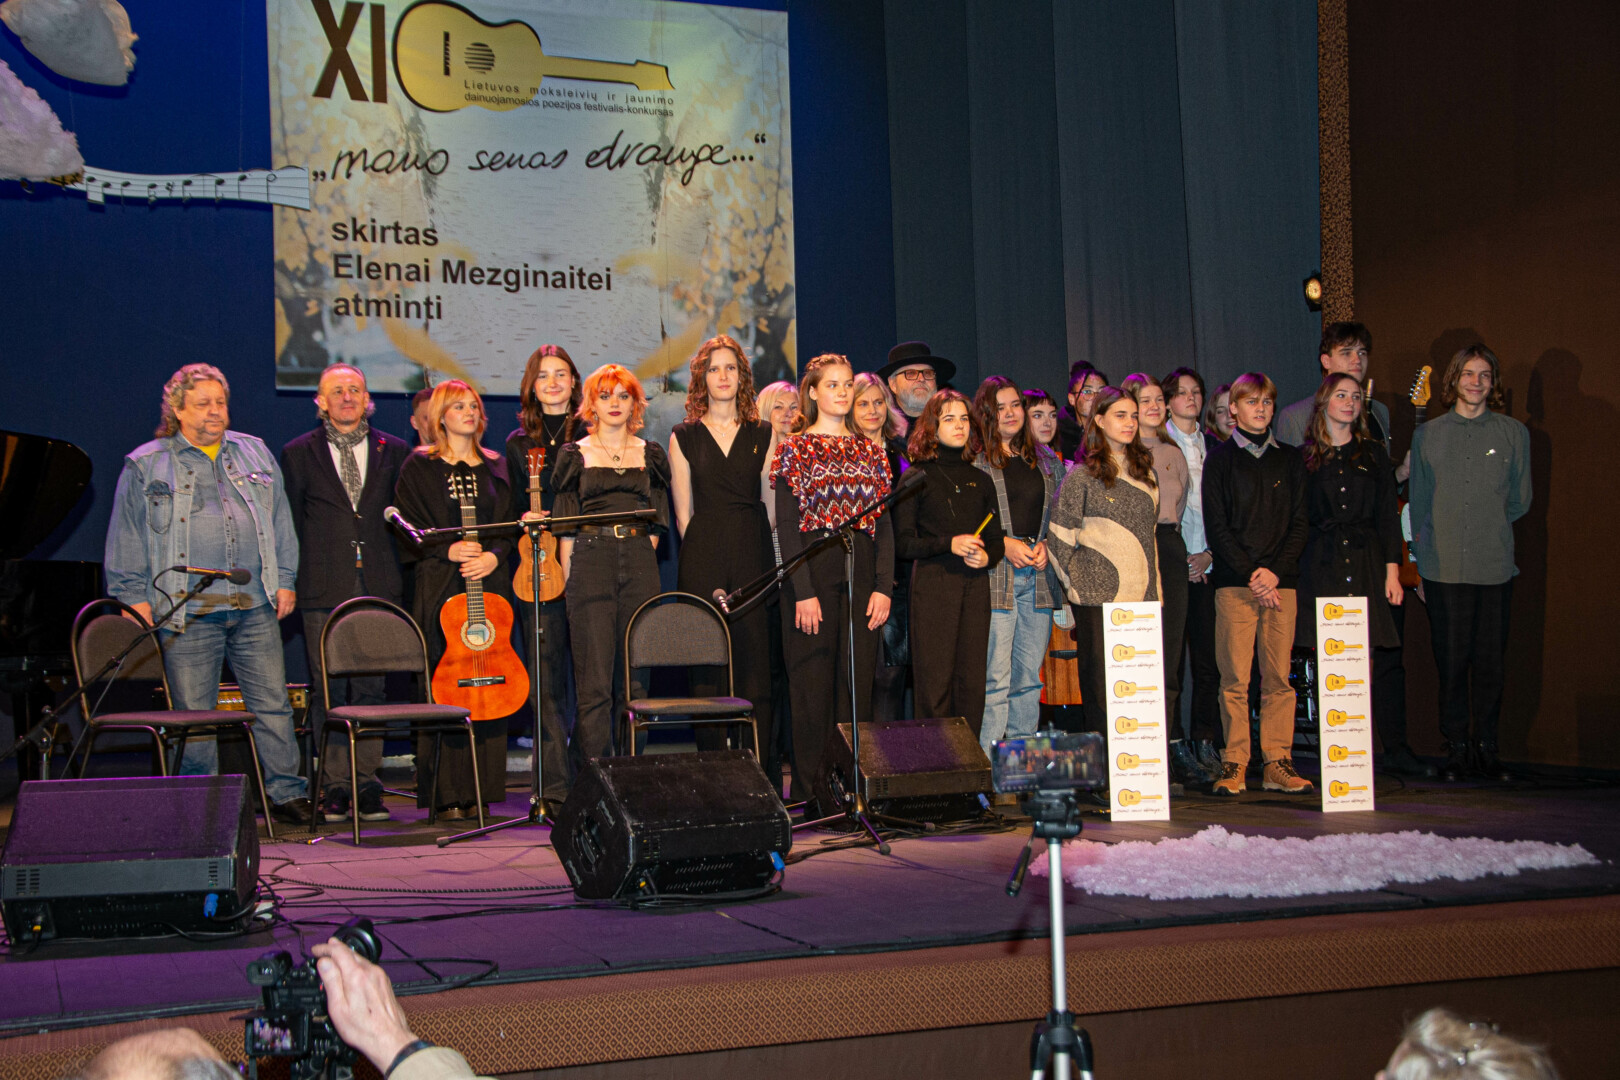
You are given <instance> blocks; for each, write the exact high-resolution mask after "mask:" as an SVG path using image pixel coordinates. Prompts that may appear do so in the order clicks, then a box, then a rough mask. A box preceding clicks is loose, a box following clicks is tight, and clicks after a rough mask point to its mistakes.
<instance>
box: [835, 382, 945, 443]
mask: <svg viewBox="0 0 1620 1080" xmlns="http://www.w3.org/2000/svg"><path fill="white" fill-rule="evenodd" d="M924 407H925V408H926V407H927V401H926V399H925V400H924ZM849 430H851V431H853V432H854V433H855V434H857V435H865V436H866V437H867V438H868V439H871V440H872V441H873V442H875V443H877V444H878V445H880V446H881V445H883V443H884V442H885V441H886V440H888V439H892V438H895V437H896V436H899V435H903V434H905V431H906V418H905V416H904V415H902V414H901V412H900V410H899V409H898V408H896V407H895V404H894V399H893V398H891V397H890V396H889V388H888V387H887V386H885V385H884V383H883V380H882V379H880V378H878V377H877V376H876V375H874V374H873V373H872V372H870V371H863V372H861V373H860V374H859V375H857V376H855V403H854V405H853V406H851V408H850V410H849Z"/></svg>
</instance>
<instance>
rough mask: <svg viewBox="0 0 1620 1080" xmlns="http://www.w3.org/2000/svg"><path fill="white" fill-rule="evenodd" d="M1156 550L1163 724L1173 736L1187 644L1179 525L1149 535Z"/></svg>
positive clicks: (1163, 526) (1184, 553) (1183, 551)
mask: <svg viewBox="0 0 1620 1080" xmlns="http://www.w3.org/2000/svg"><path fill="white" fill-rule="evenodd" d="M1153 538H1154V540H1155V541H1156V542H1157V546H1158V549H1159V597H1160V599H1161V600H1162V602H1163V604H1164V608H1163V611H1164V629H1163V630H1162V633H1163V634H1164V651H1163V652H1161V653H1160V654H1159V655H1160V656H1162V657H1164V720H1165V730H1166V731H1167V732H1169V733H1170V734H1172V735H1174V734H1175V733H1176V732H1177V731H1179V730H1180V724H1179V721H1180V719H1181V653H1182V650H1183V649H1184V648H1185V647H1186V640H1187V586H1188V585H1189V584H1191V583H1190V582H1189V581H1188V580H1187V544H1186V542H1185V541H1183V540H1182V539H1181V527H1180V526H1179V525H1167V524H1163V523H1161V524H1160V525H1159V526H1158V527H1157V528H1156V529H1154V532H1153Z"/></svg>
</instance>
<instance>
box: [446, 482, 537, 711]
mask: <svg viewBox="0 0 1620 1080" xmlns="http://www.w3.org/2000/svg"><path fill="white" fill-rule="evenodd" d="M477 484H478V480H477V478H476V477H474V476H473V475H472V474H470V473H461V472H455V473H451V474H450V498H451V499H453V500H455V502H456V503H457V504H458V505H459V506H460V507H461V525H462V528H465V529H471V527H472V526H474V525H476V524H478V506H477V501H476V500H477V496H478V491H477ZM466 538H467V539H468V540H477V539H478V533H477V532H476V531H469V532H468V533H467V536H466ZM463 580H465V579H463ZM439 626H440V628H441V629H442V630H443V631H444V642H445V647H444V655H443V656H442V657H440V658H439V666H438V667H436V668H434V669H433V700H434V701H436V702H438V703H439V704H440V705H459V706H461V707H462V708H463V709H466V710H468V711H469V712H471V713H472V718H473V719H474V720H499V719H500V718H501V717H503V716H511V715H512V714H513V713H515V712H517V711H518V709H519V708H520V707H522V705H523V702H524V701H525V700H527V699H528V696H529V673H528V671H527V670H526V669H525V668H524V667H523V661H522V660H520V659H518V654H517V652H516V651H515V650H514V649H513V648H512V605H511V604H508V603H507V602H506V599H505V598H504V597H501V596H496V595H494V594H486V593H485V592H484V583H483V582H482V581H467V582H466V591H465V592H461V593H458V594H456V595H455V596H452V597H451V598H450V599H448V600H446V601H445V602H444V606H443V607H441V608H440V609H439Z"/></svg>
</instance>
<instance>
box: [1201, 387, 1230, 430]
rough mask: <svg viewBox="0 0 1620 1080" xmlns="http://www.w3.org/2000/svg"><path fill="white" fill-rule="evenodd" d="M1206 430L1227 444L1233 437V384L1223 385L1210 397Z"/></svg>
mask: <svg viewBox="0 0 1620 1080" xmlns="http://www.w3.org/2000/svg"><path fill="white" fill-rule="evenodd" d="M1204 430H1206V431H1208V432H1209V433H1210V434H1211V435H1213V436H1215V437H1216V438H1217V439H1220V440H1221V441H1222V442H1225V441H1226V440H1227V439H1230V438H1231V437H1232V384H1231V383H1221V385H1219V386H1217V387H1216V388H1215V392H1214V393H1213V394H1211V395H1210V397H1209V409H1208V411H1206V412H1205V413H1204Z"/></svg>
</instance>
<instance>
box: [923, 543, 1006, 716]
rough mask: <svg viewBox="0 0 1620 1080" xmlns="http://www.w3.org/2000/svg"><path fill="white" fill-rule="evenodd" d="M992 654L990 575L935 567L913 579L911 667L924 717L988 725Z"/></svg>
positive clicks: (928, 565) (926, 566)
mask: <svg viewBox="0 0 1620 1080" xmlns="http://www.w3.org/2000/svg"><path fill="white" fill-rule="evenodd" d="M989 653H990V575H989V574H988V573H973V574H956V573H952V572H951V571H949V570H947V569H945V568H944V567H942V566H938V565H936V564H934V563H930V562H919V563H916V564H915V568H914V569H913V570H912V575H911V667H912V678H913V680H914V686H915V688H916V691H915V692H916V701H917V713H918V715H919V716H965V717H966V718H967V722H968V723H969V724H971V725H972V726H973V734H974V735H975V736H977V735H978V734H979V729H980V727H982V726H983V724H984V677H985V667H986V664H987V663H988V657H989Z"/></svg>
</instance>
